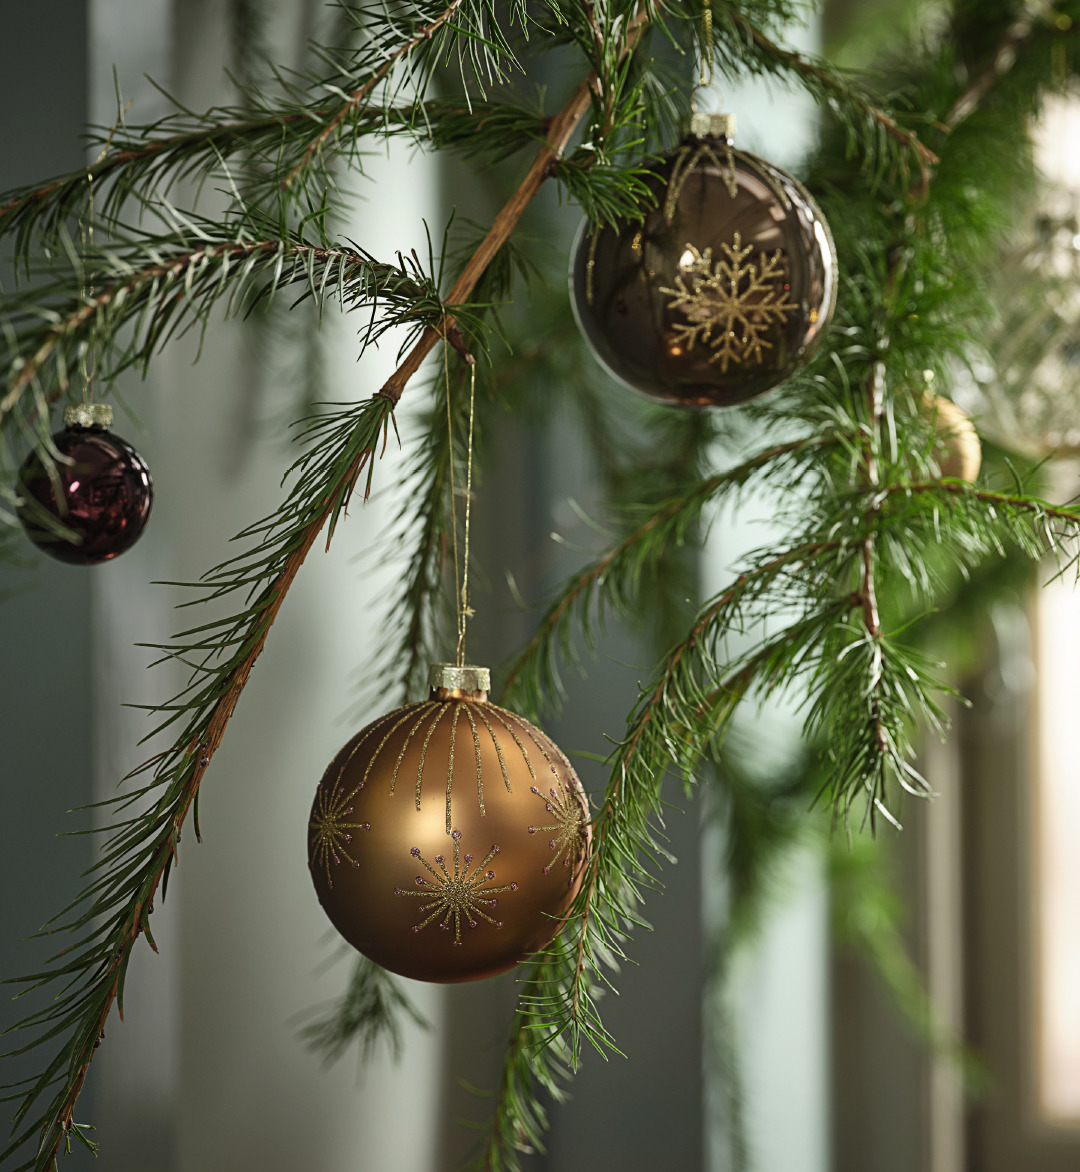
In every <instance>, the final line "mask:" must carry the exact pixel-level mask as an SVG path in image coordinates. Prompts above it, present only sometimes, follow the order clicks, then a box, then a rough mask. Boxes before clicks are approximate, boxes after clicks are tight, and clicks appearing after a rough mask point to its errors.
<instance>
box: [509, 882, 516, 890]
mask: <svg viewBox="0 0 1080 1172" xmlns="http://www.w3.org/2000/svg"><path fill="white" fill-rule="evenodd" d="M510 890H511V891H517V884H516V883H511V884H510Z"/></svg>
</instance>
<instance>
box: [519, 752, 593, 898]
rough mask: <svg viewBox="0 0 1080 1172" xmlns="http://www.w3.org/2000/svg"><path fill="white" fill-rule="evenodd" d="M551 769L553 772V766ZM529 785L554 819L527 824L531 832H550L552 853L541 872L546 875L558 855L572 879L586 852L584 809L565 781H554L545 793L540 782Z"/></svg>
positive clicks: (557, 859) (586, 834)
mask: <svg viewBox="0 0 1080 1172" xmlns="http://www.w3.org/2000/svg"><path fill="white" fill-rule="evenodd" d="M551 771H552V773H554V772H555V769H554V767H552V770H551ZM530 788H531V790H532V792H533V793H534V794H536V796H537V797H538V798H539V799H540V800H541V801H542V802H543V803H544V808H545V810H546V811H547V812H548V813H549V814H551V815H552V816H553V817H554V819H555V821H554V822H552V823H551V825H549V826H530V827H529V833H530V834H546V833H551V834H552V838H551V840H550V841H549V842H548V848H549V850H551V851H553V852H554V853H553V854H552V856H551V859H550V861H549V862H548V864H547V866H546V867H545V868H544V874H545V875H546V874H547V873H548V871H550V870H551V868H552V867H554V866H555V864H556V863H557V862H559V860H560V859H561V860H562V865H563V866H564V867H567V868H572V870H571V874H570V882H571V883H573V881H574V877H575V876H576V875H577V869H578V863H579V862H580V861H581V857H582V855H583V854H584V853H585V844H586V842H587V841H588V829H587V824H586V821H585V812H584V810H582V808H581V805H580V803H579V802H578V800H577V798H576V797H575V796H574V794H573V792H572V791H571V789H570V787H569V786H568V785H563V784H562V783H561V782H560V783H557V785H553V786H551V787H550V788H549V789H548V792H547V794H546V795H545V794H542V793H541V792H540V788H539V786H535V785H534V786H530ZM560 791H561V792H560Z"/></svg>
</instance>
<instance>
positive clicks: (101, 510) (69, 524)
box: [18, 404, 154, 566]
mask: <svg viewBox="0 0 1080 1172" xmlns="http://www.w3.org/2000/svg"><path fill="white" fill-rule="evenodd" d="M64 422H65V423H66V424H67V426H66V427H65V428H64V430H63V431H58V432H57V433H56V434H55V435H54V436H53V437H52V442H53V444H54V445H55V447H56V450H57V451H58V452H59V453H60V455H61V456H63V457H66V460H65V462H60V461H57V463H56V479H55V481H54V479H53V477H52V476H50V475H49V472H48V470H47V469H46V468H45V465H44V464H43V463H42V460H41V457H40V456H39V455H38V454H37V452H31V453H30V455H29V456H28V457H27V458H26V460H25V461H24V462H23V465H22V467H21V468H20V469H19V491H20V495H21V497H22V502H21V503H20V505H19V507H18V514H19V520H20V521H21V522H22V525H23V528H24V529H25V530H26V535H27V536H28V537H29V538H30V540H31V541H32V542H33V543H34V544H35V545H36V546H37V547H38V549H40V550H43V551H44V552H45V553H47V554H49V555H50V556H51V557H54V558H56V559H57V560H58V561H62V562H70V563H71V564H72V565H77V566H92V565H96V564H98V563H99V562H106V561H109V560H110V559H111V558H114V557H116V556H117V554H121V553H123V552H124V551H125V550H128V549H130V548H131V547H132V546H133V545H134V544H135V542H136V541H138V539H139V538H140V537H141V536H142V532H143V530H144V529H145V528H146V522H147V521H148V520H149V519H150V508H151V506H152V504H153V500H154V490H153V482H152V481H151V479H150V469H149V468H147V466H146V462H145V461H144V460H143V458H142V456H140V455H139V453H138V452H137V451H136V450H135V449H134V448H133V447H132V446H131V444H129V443H127V442H126V441H125V440H122V439H121V438H120V437H119V436H118V435H113V433H112V432H111V431H108V430H107V428H108V426H109V424H110V423H111V422H112V409H111V408H110V407H106V406H104V405H102V404H89V405H83V406H78V407H69V408H68V409H67V410H66V411H65V412H64ZM48 517H51V518H53V519H54V520H56V521H58V522H59V523H60V524H61V525H63V526H64V527H65V528H66V529H68V530H70V531H71V532H72V533H73V534H74V535H75V539H74V540H71V539H69V538H67V537H64V536H61V535H60V534H58V533H56V532H54V531H53V530H51V529H50V528H49V527H48V524H47V518H48Z"/></svg>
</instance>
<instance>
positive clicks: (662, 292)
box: [570, 115, 836, 407]
mask: <svg viewBox="0 0 1080 1172" xmlns="http://www.w3.org/2000/svg"><path fill="white" fill-rule="evenodd" d="M733 128H734V120H733V119H731V118H730V117H727V116H716V115H696V116H695V118H694V119H693V120H692V122H691V128H690V134H689V136H688V137H687V139H686V140H685V141H684V142H683V143H682V144H681V145H680V146H679V147H678V148H676V149H675V150H674V151H671V152H669V153H668V154H667V155H665V156H663V157H662V159H661V161H660V162H659V163H658V164H656V165H655V166H653V167H652V168H651V169H650V171H649V172H647V174H646V176H645V182H646V183H647V184H648V186H649V187H650V188H651V190H652V191H653V193H654V195H655V197H656V201H657V207H656V208H655V209H654V210H653V211H652V212H650V213H648V214H647V215H646V216H645V218H644V219H643V220H641V221H635V222H628V223H624V224H622V225H620V226H619V227H618V228H617V229H616V228H612V227H610V226H603V227H600V228H598V229H590V228H589V227H588V225H583V226H582V229H581V232H580V233H579V237H578V242H577V245H576V246H575V249H574V255H573V259H572V261H571V272H570V279H571V292H572V301H573V307H574V313H575V316H576V317H577V321H578V325H579V326H580V328H581V331H582V333H583V334H584V336H585V339H586V341H587V342H588V344H589V345H590V347H591V348H592V350H593V352H594V353H595V355H596V357H597V358H598V359H599V360H600V362H601V363H602V364H603V365H604V366H605V367H606V368H607V370H608V371H609V372H610V373H611V374H612V375H613V376H614V377H615V378H617V379H619V380H620V381H621V382H623V383H626V384H627V385H628V386H631V387H634V388H636V389H637V390H639V391H642V392H643V393H645V394H646V395H648V396H650V397H651V398H654V399H657V400H660V401H661V402H664V403H670V404H674V405H678V406H684V407H704V406H710V405H711V406H726V405H730V404H734V403H740V402H743V401H744V400H746V399H751V398H753V397H754V396H756V395H760V394H763V393H764V392H765V391H767V390H769V389H771V388H772V387H775V386H777V385H778V384H779V383H781V382H783V381H784V380H785V379H787V378H789V377H790V376H791V375H792V374H793V373H795V371H797V370H798V369H799V368H800V367H801V366H802V365H803V364H804V363H806V362H807V361H808V360H809V358H810V356H811V355H812V353H813V351H814V350H815V349H816V347H817V346H818V344H819V343H820V341H821V338H822V336H823V334H824V331H825V327H826V326H827V324H828V322H829V320H830V318H831V316H832V312H833V307H834V305H835V301H836V255H835V249H834V247H833V242H832V236H831V234H830V232H829V230H828V227H827V225H826V224H825V221H824V219H823V218H822V215H821V210H820V209H819V208H818V206H817V204H816V203H815V202H814V200H813V199H812V198H811V197H810V195H809V194H808V192H807V191H806V190H805V188H803V187H802V186H801V185H800V184H799V183H798V182H797V181H796V180H795V179H793V178H792V177H791V176H790V175H787V174H785V173H784V172H783V171H780V170H778V169H777V168H775V167H773V166H771V165H770V164H768V163H766V162H764V161H763V160H761V159H758V158H755V157H754V156H753V155H748V154H746V153H744V152H741V151H737V150H735V149H734V147H733V146H732V143H731V134H732V133H733Z"/></svg>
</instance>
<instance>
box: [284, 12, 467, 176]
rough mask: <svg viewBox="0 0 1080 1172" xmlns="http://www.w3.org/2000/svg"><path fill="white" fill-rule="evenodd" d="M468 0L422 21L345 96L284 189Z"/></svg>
mask: <svg viewBox="0 0 1080 1172" xmlns="http://www.w3.org/2000/svg"><path fill="white" fill-rule="evenodd" d="M464 2H465V0H450V3H449V4H448V5H447V6H446V7H445V8H444V9H443V10H442V12H440V13H439V15H438V16H437V17H436V18H435V19H434V20H432V21H429V22H428V23H427V24H423V25H421V26H420V28H418V29H417V30H416V33H415V34H414V35H413V36H412V37H411V38H410V39H409V40H407V41H405V42H404V43H403V44H401V45H399V46H398V47H397V48H396V49H395V50H394V51H393V52H392V53H391V54H390V55H389V57H387V59H386V61H385V62H384V63H383V64H382V65H380V66H379V67H378V68H377V69H375V70H374V71H373V72H372V74H371V76H370V77H369V78H368V79H367V80H366V81H365V82H364V84H363V85H361V86H358V87H357V88H356V89H355V90H353V91H352V93H350V94H349V95H348V96H347V97H346V98H345V101H344V102H342V103H341V105H340V106H339V107H338V109H337V111H336V113H335V114H334V115H333V116H332V117H331V118H329V119H327V121H326V125H325V126H323V128H322V129H321V130H320V131H319V133H318V134H316V135H315V137H314V138H313V139H312V140H311V142H309V143H308V145H307V146H306V147H305V148H304V153H303V154H302V155H301V156H300V159H299V161H298V162H297V164H296V166H295V167H293V169H292V170H291V171H290V172H289V173H288V174H287V175H286V176H285V178H284V179H282V181H281V187H282V190H284V191H288V190H289V189H290V188H291V187H292V186H293V184H294V183H295V181H296V178H297V176H298V175H299V174H300V173H301V172H302V171H304V170H306V169H307V168H308V167H310V166H311V163H312V160H313V159H314V158H315V157H316V156H317V155H318V154H320V153H321V152H322V150H323V148H324V147H325V146H326V145H327V143H328V142H329V141H330V140H331V139H332V138H333V137H334V136H335V135H336V134H337V133H338V131H339V130H340V129H341V127H342V124H343V123H345V122H346V121H347V120H348V119H349V118H350V117H352V116H353V115H355V114H356V112H357V111H359V110H361V109H362V108H363V106H364V104H365V102H366V101H367V98H368V96H369V95H370V93H371V91H372V90H373V89H374V88H375V87H376V86H377V85H378V84H379V83H380V82H381V81H383V80H384V79H385V78H386V76H387V75H388V74H389V73H390V71H391V70H392V69H393V68H394V66H395V65H396V64H397V63H398V61H400V60H401V58H402V57H406V56H408V54H409V53H411V52H412V51H413V50H414V49H415V48H417V46H419V45H422V44H424V43H425V42H427V41H430V40H431V38H432V37H433V36H434V35H435V34H436V33H437V32H438V31H439V30H440V29H441V28H442V27H443V25H445V24H446V23H447V22H448V21H450V20H453V19H454V17H455V16H456V15H457V13H458V10H459V9H460V8H461V6H462V4H463V3H464Z"/></svg>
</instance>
